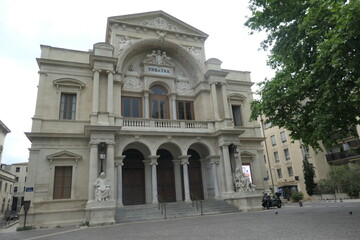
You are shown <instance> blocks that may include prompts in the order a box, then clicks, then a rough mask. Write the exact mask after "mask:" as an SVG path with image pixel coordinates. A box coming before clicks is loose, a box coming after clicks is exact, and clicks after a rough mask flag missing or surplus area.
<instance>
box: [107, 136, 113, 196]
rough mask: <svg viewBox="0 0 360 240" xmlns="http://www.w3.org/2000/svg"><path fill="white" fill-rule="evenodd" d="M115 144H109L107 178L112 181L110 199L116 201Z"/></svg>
mask: <svg viewBox="0 0 360 240" xmlns="http://www.w3.org/2000/svg"><path fill="white" fill-rule="evenodd" d="M114 145H115V143H107V155H106V176H107V178H108V179H109V181H110V198H109V199H115V177H114V174H115V169H114V166H115V162H114V147H115V146H114Z"/></svg>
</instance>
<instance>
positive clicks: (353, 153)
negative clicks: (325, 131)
mask: <svg viewBox="0 0 360 240" xmlns="http://www.w3.org/2000/svg"><path fill="white" fill-rule="evenodd" d="M359 156H360V148H355V149H349V150H346V151H341V152H336V153H329V154H326V159H327V160H328V161H334V160H340V159H345V158H354V157H359Z"/></svg>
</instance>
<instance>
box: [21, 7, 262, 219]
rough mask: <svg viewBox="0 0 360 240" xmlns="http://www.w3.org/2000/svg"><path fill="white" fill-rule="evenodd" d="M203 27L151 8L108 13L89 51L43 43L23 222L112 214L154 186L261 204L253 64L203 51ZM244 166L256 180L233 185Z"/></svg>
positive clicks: (188, 195)
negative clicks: (249, 68) (101, 38)
mask: <svg viewBox="0 0 360 240" xmlns="http://www.w3.org/2000/svg"><path fill="white" fill-rule="evenodd" d="M207 37H208V35H207V34H205V33H203V32H201V31H200V30H198V29H196V28H194V27H192V26H190V25H188V24H186V23H184V22H182V21H180V20H178V19H176V18H174V17H173V16H170V15H168V14H167V13H165V12H162V11H156V12H148V13H141V14H132V15H125V16H118V17H110V18H108V23H107V28H106V39H105V42H100V43H96V44H94V46H93V49H92V50H90V51H87V52H84V51H77V50H69V49H60V48H55V47H51V46H45V45H42V46H41V57H40V58H38V59H37V62H38V64H39V68H40V71H39V74H40V77H39V85H38V96H37V103H36V111H35V116H34V117H33V124H32V130H31V132H29V133H27V136H28V138H29V139H30V141H31V143H32V145H31V148H30V158H29V159H30V161H29V177H28V184H27V187H32V188H33V192H27V193H26V195H25V200H31V207H30V210H29V213H28V217H27V220H28V224H30V225H35V226H44V225H50V226H57V225H70V224H81V223H83V222H89V224H90V225H97V224H110V223H113V222H114V210H115V208H117V207H122V206H124V205H131V204H153V203H157V202H158V199H159V198H160V197H161V198H162V199H164V200H165V201H168V202H171V201H186V202H189V201H191V199H192V198H193V197H194V196H195V195H197V196H198V197H201V198H203V199H208V198H216V199H224V200H228V201H230V199H234V198H236V197H238V198H239V199H240V200H239V201H232V203H234V204H237V205H238V206H239V208H241V209H243V210H244V211H247V210H254V209H257V208H258V207H259V206H260V203H261V197H260V196H261V193H262V192H263V191H264V189H265V188H267V185H265V184H264V181H263V179H264V177H265V174H266V173H265V166H264V164H263V160H262V156H263V149H262V146H261V141H262V140H263V139H262V137H261V134H260V133H261V132H260V126H259V124H257V123H256V122H248V119H249V115H250V102H251V101H252V92H251V86H252V84H253V83H252V82H251V81H250V73H249V72H243V71H234V70H226V69H222V68H221V61H220V60H218V59H215V58H211V59H207V60H206V59H205V49H204V43H205V40H206V38H207ZM229 146H230V148H229ZM242 166H247V169H250V170H251V181H252V183H253V184H254V186H256V190H254V191H251V192H246V191H245V190H244V191H239V192H235V185H234V173H235V169H236V168H241V167H242ZM100 172H104V173H105V174H106V181H108V186H109V189H108V190H106V191H108V192H107V193H109V196H107V197H106V198H104V200H103V201H99V199H98V198H96V199H97V200H95V195H94V194H95V187H94V184H95V182H97V179H98V177H99V175H100ZM96 186H97V187H98V184H96ZM247 199H248V201H247ZM254 199H256V201H254Z"/></svg>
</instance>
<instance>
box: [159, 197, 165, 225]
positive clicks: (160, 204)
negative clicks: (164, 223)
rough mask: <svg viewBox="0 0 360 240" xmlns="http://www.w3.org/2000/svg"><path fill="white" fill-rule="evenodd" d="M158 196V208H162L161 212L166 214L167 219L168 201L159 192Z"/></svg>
mask: <svg viewBox="0 0 360 240" xmlns="http://www.w3.org/2000/svg"><path fill="white" fill-rule="evenodd" d="M157 197H158V209H159V210H160V212H161V214H164V219H166V202H165V200H164V198H162V197H161V196H160V195H159V194H158V195H157Z"/></svg>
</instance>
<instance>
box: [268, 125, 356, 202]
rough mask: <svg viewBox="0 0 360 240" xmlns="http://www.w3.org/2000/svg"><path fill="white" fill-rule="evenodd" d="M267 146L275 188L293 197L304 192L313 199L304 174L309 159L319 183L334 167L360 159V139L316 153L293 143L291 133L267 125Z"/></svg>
mask: <svg viewBox="0 0 360 240" xmlns="http://www.w3.org/2000/svg"><path fill="white" fill-rule="evenodd" d="M264 133H265V137H266V145H264V150H265V154H264V162H265V165H266V170H267V174H268V179H269V181H268V183H269V187H270V188H271V189H274V191H275V192H276V191H279V192H281V193H282V196H283V197H284V198H290V196H291V193H292V192H293V191H301V192H302V193H303V194H304V198H305V199H307V198H309V196H308V194H307V193H306V186H305V181H304V174H303V160H304V158H305V156H306V157H307V158H308V160H309V162H310V163H312V164H313V165H314V167H315V178H314V180H315V183H316V182H318V181H319V180H320V179H325V178H327V177H328V174H329V172H330V166H331V165H332V164H346V163H349V162H356V161H359V160H360V151H359V149H358V146H359V141H358V140H356V138H349V139H345V140H344V141H342V142H341V143H339V144H338V145H336V146H334V147H333V148H332V149H328V150H325V151H323V152H321V151H318V152H315V151H314V150H313V149H312V148H307V147H305V146H303V145H302V144H301V142H300V141H293V140H292V139H291V138H290V136H289V131H288V130H286V129H283V128H279V127H276V126H271V123H268V124H264Z"/></svg>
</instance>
